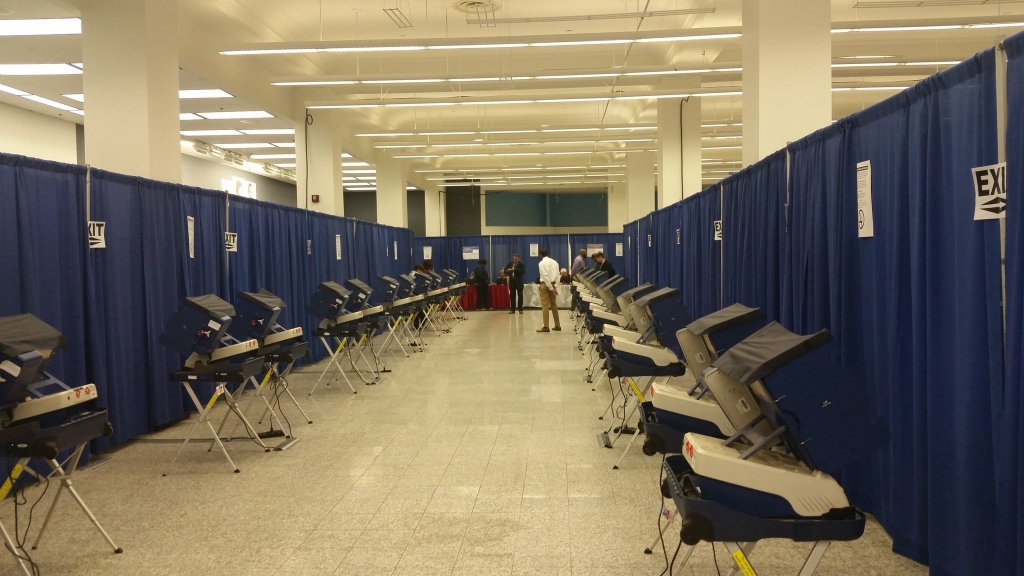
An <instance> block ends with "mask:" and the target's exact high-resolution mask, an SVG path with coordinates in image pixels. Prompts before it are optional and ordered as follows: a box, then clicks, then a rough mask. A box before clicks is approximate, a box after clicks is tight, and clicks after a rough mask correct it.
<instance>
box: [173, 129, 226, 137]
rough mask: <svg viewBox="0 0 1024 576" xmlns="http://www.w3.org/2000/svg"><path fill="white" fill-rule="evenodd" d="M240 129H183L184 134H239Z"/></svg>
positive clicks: (182, 133)
mask: <svg viewBox="0 0 1024 576" xmlns="http://www.w3.org/2000/svg"><path fill="white" fill-rule="evenodd" d="M239 134H240V133H239V131H238V130H182V131H181V135H182V136H238V135H239Z"/></svg>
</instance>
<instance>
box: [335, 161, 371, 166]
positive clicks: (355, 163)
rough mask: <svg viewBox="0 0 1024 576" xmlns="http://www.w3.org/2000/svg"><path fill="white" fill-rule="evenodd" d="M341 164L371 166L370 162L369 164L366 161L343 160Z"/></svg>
mask: <svg viewBox="0 0 1024 576" xmlns="http://www.w3.org/2000/svg"><path fill="white" fill-rule="evenodd" d="M341 165H342V166H352V167H356V166H369V164H367V163H366V162H342V163H341Z"/></svg>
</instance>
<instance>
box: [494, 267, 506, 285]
mask: <svg viewBox="0 0 1024 576" xmlns="http://www.w3.org/2000/svg"><path fill="white" fill-rule="evenodd" d="M494 283H495V284H497V285H498V286H506V285H508V276H505V271H504V270H502V271H500V272H498V277H497V278H496V279H495V280H494Z"/></svg>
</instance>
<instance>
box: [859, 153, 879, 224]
mask: <svg viewBox="0 0 1024 576" xmlns="http://www.w3.org/2000/svg"><path fill="white" fill-rule="evenodd" d="M871 206H872V205H871V161H870V160H865V161H863V162H859V163H857V237H858V238H871V237H872V236H874V235H875V214H874V211H873V210H872V208H871Z"/></svg>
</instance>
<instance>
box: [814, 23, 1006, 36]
mask: <svg viewBox="0 0 1024 576" xmlns="http://www.w3.org/2000/svg"><path fill="white" fill-rule="evenodd" d="M1022 26H1024V22H983V23H980V24H922V25H907V26H864V27H858V28H833V29H832V33H833V34H847V33H851V32H923V31H936V30H972V29H984V28H1019V27H1022Z"/></svg>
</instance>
